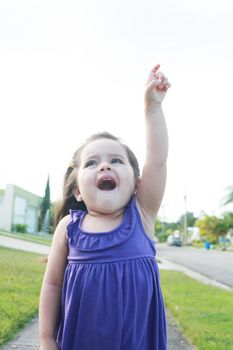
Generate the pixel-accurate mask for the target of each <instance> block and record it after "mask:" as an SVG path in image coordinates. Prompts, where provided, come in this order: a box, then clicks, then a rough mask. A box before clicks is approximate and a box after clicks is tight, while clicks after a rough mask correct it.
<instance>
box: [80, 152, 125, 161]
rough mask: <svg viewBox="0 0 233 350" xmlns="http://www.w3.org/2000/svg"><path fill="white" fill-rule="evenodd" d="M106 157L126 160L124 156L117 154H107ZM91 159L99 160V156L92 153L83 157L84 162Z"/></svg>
mask: <svg viewBox="0 0 233 350" xmlns="http://www.w3.org/2000/svg"><path fill="white" fill-rule="evenodd" d="M107 156H108V157H110V158H112V157H119V158H123V159H126V156H125V155H124V154H119V153H109V154H107ZM92 158H94V159H96V158H101V155H100V154H99V153H93V154H90V155H87V157H85V160H89V159H92Z"/></svg>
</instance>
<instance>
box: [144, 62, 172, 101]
mask: <svg viewBox="0 0 233 350" xmlns="http://www.w3.org/2000/svg"><path fill="white" fill-rule="evenodd" d="M159 68H160V64H157V65H156V66H155V67H154V68H153V69H152V71H151V72H150V75H149V78H148V81H147V84H146V88H145V104H146V105H150V104H156V105H160V104H161V103H162V101H163V99H164V97H165V95H166V93H167V90H168V89H169V88H170V86H171V84H170V83H169V81H168V79H167V77H166V76H165V75H164V74H163V73H162V72H160V71H158V70H159Z"/></svg>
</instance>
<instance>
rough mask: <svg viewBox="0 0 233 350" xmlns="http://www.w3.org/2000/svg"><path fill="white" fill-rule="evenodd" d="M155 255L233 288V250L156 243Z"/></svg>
mask: <svg viewBox="0 0 233 350" xmlns="http://www.w3.org/2000/svg"><path fill="white" fill-rule="evenodd" d="M157 256H158V258H159V257H163V258H165V259H167V260H169V261H172V262H174V263H177V264H180V265H182V266H185V267H187V268H189V269H191V270H193V271H195V272H198V273H200V274H202V275H204V276H206V277H208V278H210V279H213V280H215V281H218V282H221V283H223V284H225V285H227V286H229V287H231V288H233V252H227V251H224V252H223V251H217V250H205V249H197V248H192V247H174V246H168V245H167V243H162V244H161V243H160V244H157Z"/></svg>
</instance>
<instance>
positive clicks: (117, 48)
mask: <svg viewBox="0 0 233 350" xmlns="http://www.w3.org/2000/svg"><path fill="white" fill-rule="evenodd" d="M232 18H233V3H232V1H231V0H221V1H220V0H211V1H210V0H205V1H203V0H202V1H201V0H195V1H194V0H189V1H187V0H178V1H174V0H163V1H160V2H159V1H152V0H141V1H138V0H128V1H119V0H118V1H117V0H102V1H97V0H92V1H91V0H85V1H84V0H83V1H78V0H76V1H73V0H71V1H61V0H60V1H59V0H56V1H55V0H46V1H45V0H42V1H38V0H37V1H36V0H30V1H29V0H27V1H26V0H21V1H16V0H5V1H4V0H2V1H1V2H0V126H1V133H0V135H1V136H0V161H1V163H0V164H1V168H0V188H5V186H6V184H7V183H13V184H15V185H17V186H20V187H23V188H24V189H26V190H29V191H31V192H33V193H36V194H38V195H41V196H43V195H44V190H45V185H46V180H47V176H48V174H49V175H50V185H51V196H52V199H53V200H56V199H58V198H59V197H60V195H61V190H62V182H63V174H64V172H65V170H66V167H67V164H68V162H69V160H70V159H71V158H72V155H73V152H74V151H75V150H76V148H77V147H78V146H79V145H80V143H82V142H83V141H84V140H85V139H86V137H88V136H89V135H90V134H92V133H94V132H98V131H103V130H107V131H109V132H111V133H113V134H115V135H116V136H120V137H121V138H122V139H123V141H125V142H126V143H127V144H128V145H129V146H130V147H131V148H132V149H133V150H134V152H135V153H136V155H137V156H138V159H139V162H140V165H141V167H142V165H143V160H144V155H145V153H144V141H145V139H144V118H143V93H144V85H145V81H146V79H147V76H148V74H149V71H150V69H151V68H152V67H153V66H154V65H155V64H157V63H160V64H161V70H162V71H164V73H165V74H166V75H167V76H168V78H169V80H170V82H171V84H172V87H171V89H170V90H169V92H168V94H167V97H166V99H165V101H164V104H163V105H164V112H165V114H166V119H167V124H168V130H169V138H170V150H169V159H168V180H167V187H166V192H165V197H164V201H163V210H161V212H160V215H161V216H164V217H165V218H166V219H170V220H175V219H177V218H178V217H179V216H180V215H181V214H183V212H184V210H185V209H184V208H185V207H184V193H185V188H186V191H187V209H188V210H189V211H194V212H195V213H196V215H198V214H199V213H200V211H205V212H207V213H209V214H219V213H220V212H221V211H223V210H224V208H221V207H220V200H221V198H222V197H223V196H224V193H225V192H224V189H225V188H226V187H227V186H229V185H232V184H233V162H232V158H233V157H232V150H233V147H232V140H233V138H232V135H233V123H232V118H233V97H232V93H233V90H232V80H233V39H232V38H233V21H232Z"/></svg>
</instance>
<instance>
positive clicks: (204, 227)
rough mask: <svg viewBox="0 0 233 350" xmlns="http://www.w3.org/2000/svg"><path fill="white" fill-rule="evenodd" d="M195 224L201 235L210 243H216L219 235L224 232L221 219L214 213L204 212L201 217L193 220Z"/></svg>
mask: <svg viewBox="0 0 233 350" xmlns="http://www.w3.org/2000/svg"><path fill="white" fill-rule="evenodd" d="M195 226H197V227H198V228H199V230H200V234H201V236H203V237H204V238H205V239H207V240H209V241H210V242H211V243H216V242H217V241H218V238H219V236H220V235H222V234H225V233H226V231H225V227H224V224H223V220H222V219H219V218H217V217H216V216H214V215H212V216H210V215H207V214H205V216H204V217H203V218H201V219H198V220H197V221H196V222H195Z"/></svg>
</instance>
